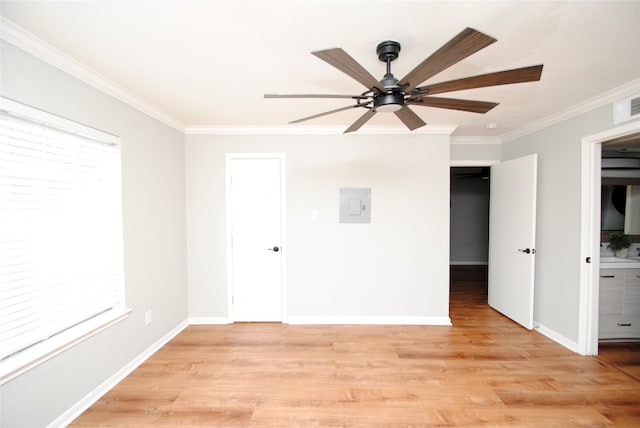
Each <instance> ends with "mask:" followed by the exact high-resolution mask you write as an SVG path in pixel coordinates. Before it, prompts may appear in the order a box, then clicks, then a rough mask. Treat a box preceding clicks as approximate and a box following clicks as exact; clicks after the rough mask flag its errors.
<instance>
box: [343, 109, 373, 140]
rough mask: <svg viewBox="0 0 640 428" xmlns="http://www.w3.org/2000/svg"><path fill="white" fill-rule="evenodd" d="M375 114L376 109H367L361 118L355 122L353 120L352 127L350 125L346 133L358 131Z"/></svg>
mask: <svg viewBox="0 0 640 428" xmlns="http://www.w3.org/2000/svg"><path fill="white" fill-rule="evenodd" d="M375 114H376V111H375V110H374V109H371V110H369V111H367V112H366V113H365V114H363V115H362V116H360V119H358V120H356V121H355V122H353V124H352V125H351V126H350V127H348V128H347V130H346V131H344V134H348V133H349V132H354V131H357V130H358V129H360V128H361V127H362V125H364V124H365V123H367V121H368V120H369V119H371V118H372V117H373V115H375Z"/></svg>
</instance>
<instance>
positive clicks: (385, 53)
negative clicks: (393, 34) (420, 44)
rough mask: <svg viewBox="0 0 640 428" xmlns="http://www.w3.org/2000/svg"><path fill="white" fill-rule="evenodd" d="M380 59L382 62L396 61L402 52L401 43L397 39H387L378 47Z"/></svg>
mask: <svg viewBox="0 0 640 428" xmlns="http://www.w3.org/2000/svg"><path fill="white" fill-rule="evenodd" d="M376 52H377V53H378V59H379V60H380V61H382V62H387V60H389V61H394V60H396V59H397V58H398V55H399V54H400V43H399V42H396V41H395V40H385V41H384V42H382V43H380V44H379V45H378V47H377V48H376Z"/></svg>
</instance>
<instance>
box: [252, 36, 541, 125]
mask: <svg viewBox="0 0 640 428" xmlns="http://www.w3.org/2000/svg"><path fill="white" fill-rule="evenodd" d="M494 42H496V39H494V38H492V37H490V36H487V35H486V34H483V33H481V32H479V31H476V30H474V29H472V28H466V29H464V30H463V31H462V32H460V33H459V34H458V35H457V36H455V37H454V38H453V39H451V40H449V42H447V43H446V44H444V45H443V46H442V47H441V48H440V49H438V50H437V51H436V52H434V53H433V54H431V55H430V56H429V57H428V58H426V59H425V60H424V61H422V62H421V63H420V64H418V65H417V66H416V67H415V68H414V69H413V70H412V71H411V72H409V74H407V75H406V76H405V77H404V78H402V79H401V80H398V79H396V78H395V76H394V75H393V73H391V63H392V62H393V61H395V60H396V59H397V58H398V56H399V55H400V49H401V46H400V43H399V42H397V41H395V40H386V41H384V42H382V43H380V44H378V46H377V48H376V53H377V54H378V59H379V60H380V61H382V62H384V63H386V65H387V72H386V74H385V75H384V77H383V78H382V79H381V80H380V81H378V80H376V78H375V77H373V75H371V73H369V72H368V71H367V70H366V69H365V68H364V67H362V66H361V65H360V64H359V63H358V62H357V61H356V60H355V59H353V58H352V57H351V56H350V55H349V54H348V53H346V52H345V51H344V50H342V49H341V48H333V49H326V50H322V51H317V52H312V54H313V55H315V56H316V57H318V58H320V59H321V60H323V61H325V62H327V63H328V64H330V65H332V66H334V67H335V68H337V69H338V70H340V71H342V72H343V73H345V74H347V75H348V76H350V77H351V78H353V79H355V80H357V81H358V82H360V83H361V84H362V85H364V86H365V87H366V88H367V90H366V91H365V92H363V93H362V94H360V95H333V94H291V95H277V94H265V96H264V97H265V98H347V99H353V100H355V101H356V104H353V105H349V106H346V107H342V108H338V109H335V110H331V111H327V112H323V113H319V114H315V115H313V116H308V117H304V118H301V119H297V120H294V121H292V122H290V123H299V122H304V121H306V120H310V119H315V118H318V117H321V116H325V115H328V114H332V113H337V112H340V111H345V110H350V109H352V108H363V109H365V110H366V112H365V113H364V114H363V115H362V116H361V117H360V118H359V119H358V120H356V121H355V122H354V123H353V124H352V125H351V126H350V127H349V128H347V130H346V131H345V133H349V132H354V131H357V130H358V129H360V127H362V125H364V124H365V123H366V122H367V121H369V119H371V118H372V117H373V116H374V115H375V114H376V113H386V112H393V113H395V115H396V116H397V117H398V119H400V121H402V123H404V124H405V126H406V127H407V128H409V129H410V130H414V129H417V128H420V127H422V126H425V125H426V123H425V122H424V121H423V120H422V119H421V118H420V117H419V116H418V115H417V114H416V113H415V112H414V111H413V110H411V109H410V108H409V105H414V106H424V107H435V108H444V109H451V110H461V111H467V112H473V113H481V114H484V113H486V112H488V111H489V110H491V109H492V108H494V107H495V106H497V105H498V103H494V102H489V101H476V100H463V99H457V98H442V97H433V96H432V95H434V94H438V93H442V92H453V91H460V90H465V89H476V88H484V87H489V86H497V85H508V84H512V83H524V82H533V81H538V80H540V76H541V74H542V67H543V66H542V65H536V66H531V67H524V68H518V69H513V70H506V71H499V72H494V73H488V74H483V75H479V76H473V77H467V78H463V79H456V80H451V81H448V82H441V83H436V84H431V85H426V86H422V87H420V86H419V85H420V84H422V83H423V82H425V81H427V80H428V79H430V78H431V77H433V76H435V75H436V74H438V73H440V72H441V71H443V70H445V69H447V68H449V67H451V66H452V65H454V64H456V63H458V62H460V61H461V60H463V59H465V58H467V57H468V56H470V55H472V54H473V53H475V52H478V51H479V50H481V49H483V48H485V47H487V46H489V45H490V44H492V43H494Z"/></svg>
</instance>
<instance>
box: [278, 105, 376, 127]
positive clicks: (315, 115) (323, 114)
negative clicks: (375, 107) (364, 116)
mask: <svg viewBox="0 0 640 428" xmlns="http://www.w3.org/2000/svg"><path fill="white" fill-rule="evenodd" d="M367 104H368V103H367ZM367 104H354V105H352V106H346V107H341V108H337V109H335V110H330V111H325V112H323V113H318V114H314V115H313V116H307V117H303V118H302V119H297V120H294V121H292V122H289V123H300V122H304V121H305V120H310V119H315V118H316V117H322V116H326V115H328V114H332V113H338V112H339V111H345V110H349V109H352V108H357V107H366V105H367Z"/></svg>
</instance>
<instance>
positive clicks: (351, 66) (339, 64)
mask: <svg viewBox="0 0 640 428" xmlns="http://www.w3.org/2000/svg"><path fill="white" fill-rule="evenodd" d="M311 53H312V54H313V55H315V56H317V57H318V58H320V59H321V60H323V61H325V62H327V63H329V64H331V65H332V66H334V67H335V68H337V69H338V70H340V71H342V72H343V73H345V74H346V75H348V76H350V77H352V78H353V79H356V80H357V81H358V82H360V83H362V84H363V85H364V86H366V87H367V88H368V89H372V88H378V90H379V91H381V92H384V93H386V92H387V90H386V89H385V88H384V86H382V84H381V83H380V82H378V81H377V80H376V78H375V77H373V76H372V75H371V73H369V72H368V71H367V70H365V68H364V67H363V66H361V65H360V64H358V62H357V61H356V60H355V59H353V58H352V57H351V56H350V55H349V54H348V53H346V52H345V51H343V50H342V48H334V49H326V50H323V51H317V52H311ZM423 82H424V80H423Z"/></svg>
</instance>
